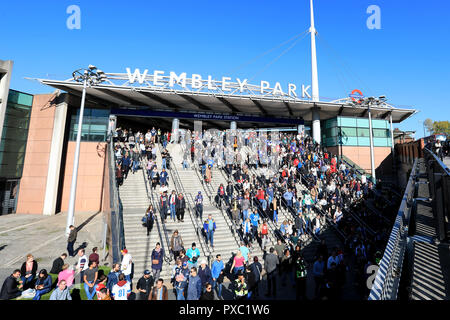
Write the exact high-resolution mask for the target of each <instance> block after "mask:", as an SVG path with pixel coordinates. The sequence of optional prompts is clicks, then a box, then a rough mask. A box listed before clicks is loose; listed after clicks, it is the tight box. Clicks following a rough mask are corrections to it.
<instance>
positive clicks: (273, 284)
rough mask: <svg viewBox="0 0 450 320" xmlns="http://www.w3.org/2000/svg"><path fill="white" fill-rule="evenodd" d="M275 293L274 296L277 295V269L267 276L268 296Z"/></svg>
mask: <svg viewBox="0 0 450 320" xmlns="http://www.w3.org/2000/svg"><path fill="white" fill-rule="evenodd" d="M271 291H273V295H274V296H276V295H277V274H276V269H275V270H274V271H272V272H270V273H268V274H267V294H268V295H270V292H271Z"/></svg>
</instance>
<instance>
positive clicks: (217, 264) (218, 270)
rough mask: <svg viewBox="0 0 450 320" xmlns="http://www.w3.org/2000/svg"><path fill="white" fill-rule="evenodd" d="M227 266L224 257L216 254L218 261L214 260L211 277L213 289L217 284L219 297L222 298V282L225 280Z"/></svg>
mask: <svg viewBox="0 0 450 320" xmlns="http://www.w3.org/2000/svg"><path fill="white" fill-rule="evenodd" d="M224 268H225V266H224V264H223V261H222V257H221V256H220V254H217V255H216V261H214V262H213V264H212V267H211V277H212V286H213V290H214V289H215V288H216V286H217V297H218V298H219V299H221V297H222V282H223V277H224V274H223V269H224Z"/></svg>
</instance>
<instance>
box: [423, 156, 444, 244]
mask: <svg viewBox="0 0 450 320" xmlns="http://www.w3.org/2000/svg"><path fill="white" fill-rule="evenodd" d="M424 158H425V166H426V169H427V175H428V181H429V187H430V198H431V199H432V201H431V203H432V205H433V214H434V217H435V219H436V222H437V236H438V240H439V241H446V240H448V239H449V237H448V234H447V232H448V227H447V224H448V223H447V221H446V219H447V220H448V221H450V170H449V168H447V166H446V165H445V164H444V163H443V162H442V161H441V160H440V159H439V157H438V156H436V154H434V153H433V152H432V151H431V150H429V149H427V148H424Z"/></svg>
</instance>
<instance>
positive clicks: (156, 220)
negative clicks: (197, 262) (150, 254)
mask: <svg viewBox="0 0 450 320" xmlns="http://www.w3.org/2000/svg"><path fill="white" fill-rule="evenodd" d="M144 168H145V166H144V162H143V161H142V170H141V171H142V174H143V175H144V182H145V191H146V194H147V198H149V200H150V202H151V203H152V205H153V210H158V211H159V212H161V206H160V204H159V201H158V199H156V201H155V198H154V196H153V190H151V191H150V196H149V191H148V186H147V185H148V179H147V174H146V172H145V169H144ZM155 203H156V205H155ZM160 216H161V215H160ZM155 223H156V228H157V229H158V234H159V239H160V240H161V242H160V244H161V248H162V249H163V250H164V252H166V253H167V254H165V255H164V261H166V263H170V262H171V261H172V260H173V258H172V255H170V254H169V251H168V250H167V247H168V246H169V238H168V235H167V230H166V226H165V224H164V223H163V222H162V220H161V224H162V226H163V227H162V228H163V230H164V231H163V232H161V226H160V224H159V221H158V218H156V219H155ZM163 233H164V235H165V237H164V236H163ZM164 238H165V240H166V243H167V245H166V246H165V245H164V241H163V240H164Z"/></svg>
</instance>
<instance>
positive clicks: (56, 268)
mask: <svg viewBox="0 0 450 320" xmlns="http://www.w3.org/2000/svg"><path fill="white" fill-rule="evenodd" d="M63 265H64V260H63V259H62V258H61V257H58V258H56V259H55V261H53V265H52V269H51V270H50V273H54V274H58V273H60V272H61V271H62V267H63Z"/></svg>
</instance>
